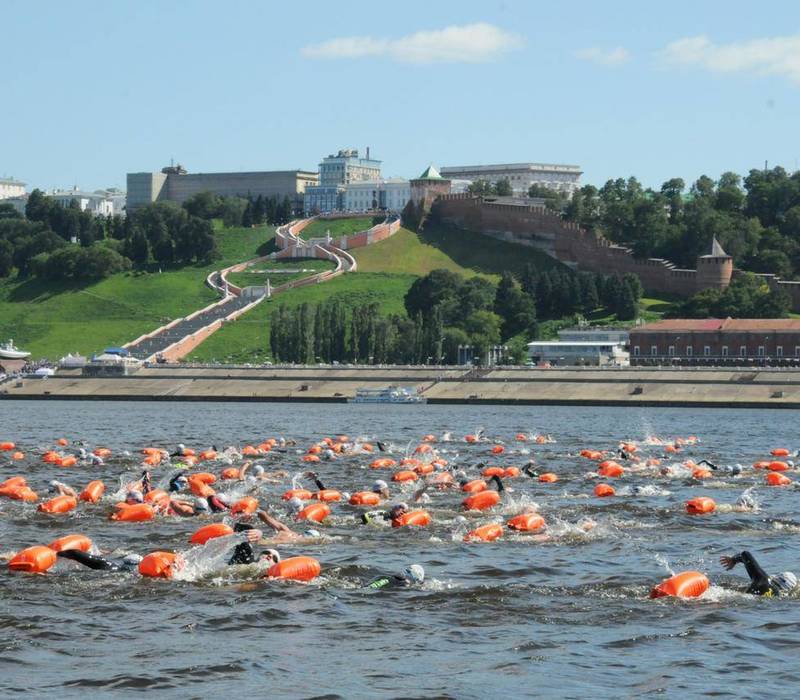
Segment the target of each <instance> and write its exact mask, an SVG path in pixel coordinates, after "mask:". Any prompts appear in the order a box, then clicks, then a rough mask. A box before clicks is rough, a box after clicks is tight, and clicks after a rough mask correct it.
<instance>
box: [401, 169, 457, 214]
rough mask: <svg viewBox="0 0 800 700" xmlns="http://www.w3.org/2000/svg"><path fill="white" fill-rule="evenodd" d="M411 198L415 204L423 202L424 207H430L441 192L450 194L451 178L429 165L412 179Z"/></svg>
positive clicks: (426, 208)
mask: <svg viewBox="0 0 800 700" xmlns="http://www.w3.org/2000/svg"><path fill="white" fill-rule="evenodd" d="M409 184H410V185H411V200H412V201H413V202H414V204H417V205H418V204H419V203H420V202H422V206H423V208H424V209H425V210H426V211H427V210H429V209H430V206H431V204H433V201H434V200H435V199H436V198H437V197H438V196H439V195H441V194H450V180H448V179H447V178H445V177H442V176H441V175H440V174H439V171H438V170H437V169H436V168H434V167H433V166H432V165H429V166H428V167H427V168H425V170H424V171H423V173H422V175H420V176H419V177H418V178H416V179H414V180H411V181H410V183H409Z"/></svg>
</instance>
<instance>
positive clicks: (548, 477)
mask: <svg viewBox="0 0 800 700" xmlns="http://www.w3.org/2000/svg"><path fill="white" fill-rule="evenodd" d="M539 481H540V482H541V483H543V484H555V483H556V481H558V474H553V472H545V473H544V474H539Z"/></svg>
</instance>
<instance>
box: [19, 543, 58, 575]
mask: <svg viewBox="0 0 800 700" xmlns="http://www.w3.org/2000/svg"><path fill="white" fill-rule="evenodd" d="M55 563H56V553H55V552H54V551H53V550H52V549H50V547H43V546H41V545H37V546H35V547H28V548H27V549H23V550H21V551H19V552H17V553H16V554H15V555H14V556H13V557H12V558H11V560H10V561H9V562H8V568H9V569H11V570H12V571H24V572H26V573H30V574H43V573H44V572H45V571H47V570H48V569H49V568H50V567H51V566H53V564H55Z"/></svg>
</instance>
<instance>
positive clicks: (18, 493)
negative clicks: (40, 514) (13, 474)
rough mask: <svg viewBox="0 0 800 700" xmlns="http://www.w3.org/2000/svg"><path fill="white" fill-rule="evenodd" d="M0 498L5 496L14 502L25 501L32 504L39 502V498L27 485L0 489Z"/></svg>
mask: <svg viewBox="0 0 800 700" xmlns="http://www.w3.org/2000/svg"><path fill="white" fill-rule="evenodd" d="M0 496H5V497H6V498H10V499H12V500H14V501H25V502H26V503H33V502H34V501H38V500H39V496H38V495H37V494H36V492H35V491H33V490H31V488H30V487H29V486H27V485H25V486H9V487H8V488H5V489H0Z"/></svg>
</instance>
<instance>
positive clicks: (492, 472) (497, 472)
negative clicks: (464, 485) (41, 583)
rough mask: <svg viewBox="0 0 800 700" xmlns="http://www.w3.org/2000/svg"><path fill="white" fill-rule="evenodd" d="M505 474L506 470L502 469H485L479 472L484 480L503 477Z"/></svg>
mask: <svg viewBox="0 0 800 700" xmlns="http://www.w3.org/2000/svg"><path fill="white" fill-rule="evenodd" d="M505 474H506V470H505V469H503V467H486V469H484V470H483V471H482V472H481V476H482V477H483V478H484V479H491V478H492V477H493V476H499V477H503V476H505Z"/></svg>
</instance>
